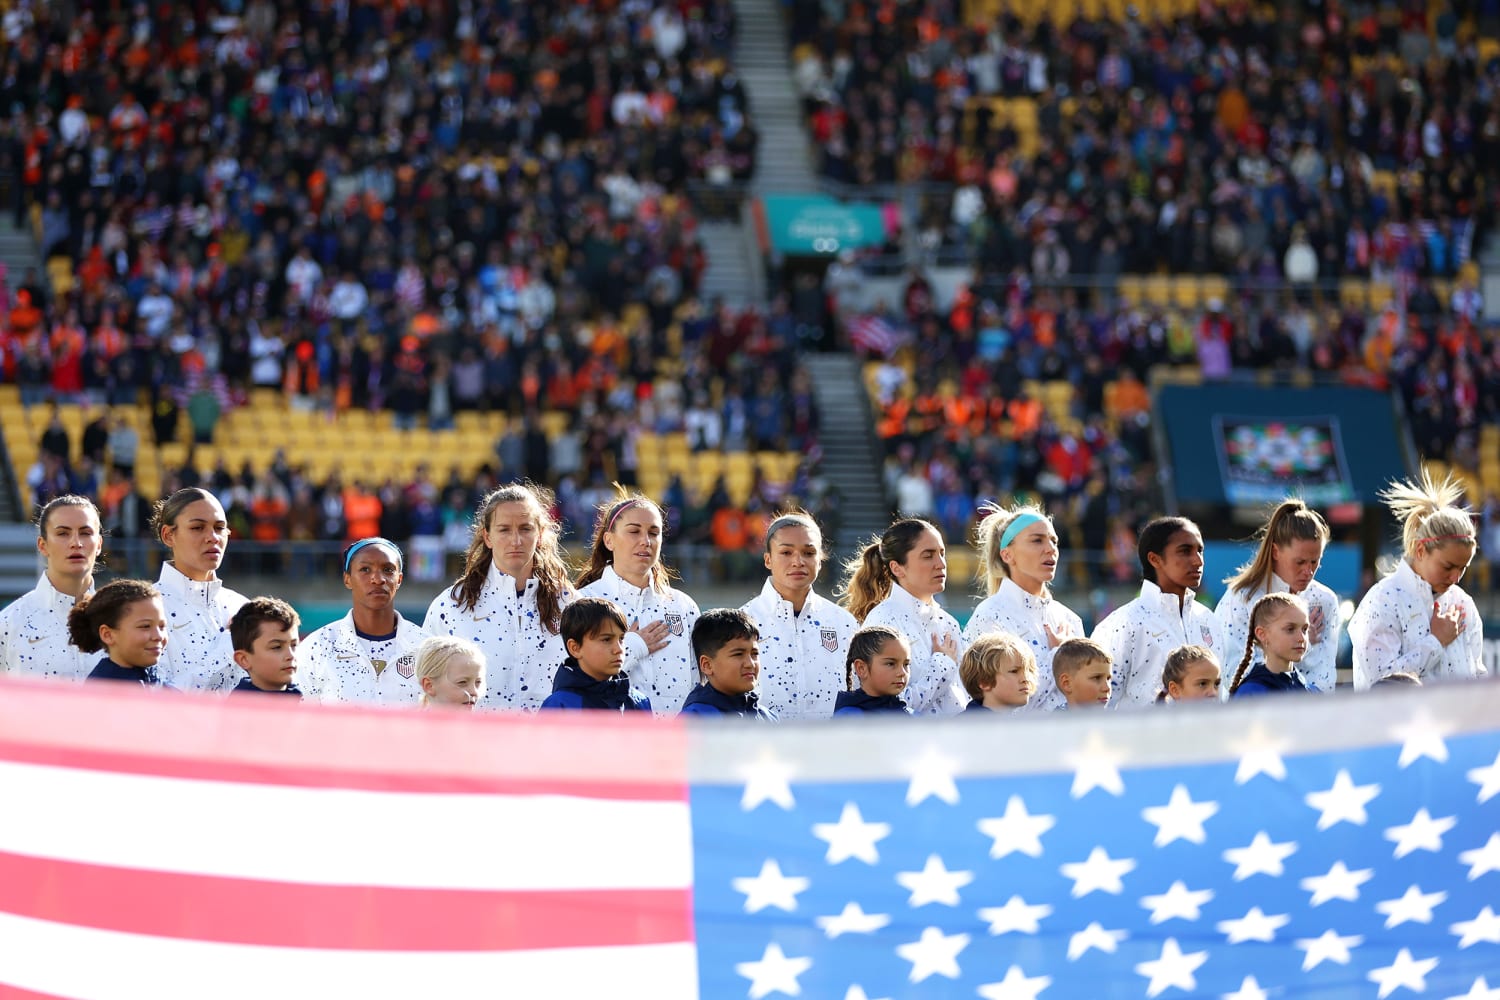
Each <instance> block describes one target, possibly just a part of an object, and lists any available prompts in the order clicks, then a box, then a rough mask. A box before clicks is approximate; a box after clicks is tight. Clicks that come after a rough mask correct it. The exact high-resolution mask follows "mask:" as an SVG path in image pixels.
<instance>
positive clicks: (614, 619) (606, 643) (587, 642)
mask: <svg viewBox="0 0 1500 1000" xmlns="http://www.w3.org/2000/svg"><path fill="white" fill-rule="evenodd" d="M559 628H560V631H561V634H562V639H563V647H564V648H565V649H567V651H568V658H567V659H566V660H564V661H563V664H562V666H560V667H558V668H557V676H556V677H554V678H553V679H552V693H551V694H549V695H548V696H547V697H546V700H544V701H543V702H542V707H543V708H570V709H595V710H603V711H610V712H635V711H647V712H649V711H650V710H651V702H650V700H649V699H647V698H646V697H645V696H643V695H639V694H636V693H635V692H634V691H632V690H631V689H630V677H629V675H628V674H626V672H625V671H624V669H623V666H624V663H625V631H626V624H625V613H624V612H623V611H621V610H620V609H619V607H618V606H617V605H616V604H615V603H614V602H613V601H609V600H606V599H604V598H602V597H580V598H578V599H577V600H576V601H574V602H573V603H572V604H569V605H568V606H567V607H566V608H564V609H563V613H562V622H561V624H560V626H559Z"/></svg>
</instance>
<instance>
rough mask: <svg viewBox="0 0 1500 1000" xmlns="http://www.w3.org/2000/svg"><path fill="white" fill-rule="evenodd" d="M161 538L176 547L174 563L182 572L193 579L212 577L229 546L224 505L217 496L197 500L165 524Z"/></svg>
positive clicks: (173, 556) (173, 552) (173, 551)
mask: <svg viewBox="0 0 1500 1000" xmlns="http://www.w3.org/2000/svg"><path fill="white" fill-rule="evenodd" d="M161 540H162V543H163V544H165V545H166V546H167V548H169V549H171V550H172V565H174V566H176V567H177V571H178V572H179V573H181V574H182V575H183V576H185V577H187V578H188V579H189V580H209V579H212V578H213V575H214V574H215V573H216V572H218V569H219V564H220V563H222V562H223V561H224V550H225V549H226V548H228V547H229V522H228V521H227V520H225V518H224V508H223V507H221V506H219V501H217V500H215V499H214V498H213V497H208V498H206V499H203V500H194V501H193V502H192V503H190V504H188V505H187V506H186V507H184V508H182V511H181V512H180V513H178V515H177V519H176V520H175V521H173V522H172V523H171V524H168V525H165V526H163V527H162V529H161Z"/></svg>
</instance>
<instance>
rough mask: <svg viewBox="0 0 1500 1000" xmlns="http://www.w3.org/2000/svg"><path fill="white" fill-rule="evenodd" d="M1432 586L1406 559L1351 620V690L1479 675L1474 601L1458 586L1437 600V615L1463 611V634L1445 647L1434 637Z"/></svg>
mask: <svg viewBox="0 0 1500 1000" xmlns="http://www.w3.org/2000/svg"><path fill="white" fill-rule="evenodd" d="M1432 604H1433V594H1432V586H1431V585H1430V584H1429V583H1428V582H1427V581H1426V580H1424V579H1422V578H1421V577H1420V576H1418V575H1417V574H1416V571H1415V570H1413V569H1412V568H1411V564H1410V563H1408V562H1407V561H1406V560H1405V559H1403V560H1401V563H1400V565H1398V566H1397V567H1396V571H1395V572H1394V573H1392V574H1390V575H1389V576H1387V577H1385V578H1383V579H1381V580H1379V581H1377V582H1376V584H1375V585H1374V586H1373V587H1371V588H1370V589H1369V591H1368V592H1366V594H1365V597H1364V600H1362V601H1360V602H1359V607H1358V608H1357V609H1356V610H1355V612H1354V617H1353V618H1351V619H1349V639H1350V641H1351V642H1352V643H1353V645H1354V687H1355V688H1356V689H1358V690H1364V689H1365V688H1368V687H1369V686H1370V685H1372V684H1374V683H1375V682H1376V681H1378V680H1380V678H1382V677H1387V676H1389V675H1391V674H1395V673H1401V672H1406V673H1411V674H1416V675H1417V676H1418V677H1420V678H1422V683H1423V684H1430V683H1432V682H1433V681H1450V680H1467V679H1469V678H1473V677H1483V676H1484V675H1485V674H1486V673H1487V671H1486V670H1485V666H1484V624H1483V623H1482V622H1481V621H1480V620H1479V609H1478V608H1477V607H1475V606H1474V599H1473V598H1472V597H1470V596H1469V595H1468V594H1467V593H1465V592H1464V590H1463V588H1461V587H1457V586H1454V587H1449V588H1448V590H1447V592H1445V593H1444V594H1443V595H1442V596H1441V597H1439V598H1437V606H1438V609H1439V610H1441V611H1451V610H1452V609H1454V608H1461V609H1463V612H1464V630H1463V631H1462V632H1460V633H1459V635H1458V638H1456V639H1454V640H1453V641H1452V642H1450V643H1449V644H1448V646H1447V648H1444V647H1443V644H1442V643H1441V642H1438V640H1437V636H1435V635H1433V634H1432V628H1431V620H1432Z"/></svg>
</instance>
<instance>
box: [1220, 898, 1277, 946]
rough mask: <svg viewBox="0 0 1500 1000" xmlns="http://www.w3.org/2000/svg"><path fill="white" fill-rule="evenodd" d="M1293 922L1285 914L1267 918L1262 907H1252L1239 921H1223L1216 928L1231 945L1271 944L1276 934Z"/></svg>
mask: <svg viewBox="0 0 1500 1000" xmlns="http://www.w3.org/2000/svg"><path fill="white" fill-rule="evenodd" d="M1291 922H1292V918H1291V917H1290V916H1288V915H1287V914H1285V913H1278V914H1276V915H1275V916H1267V915H1266V914H1264V913H1262V912H1261V910H1260V907H1258V906H1252V907H1250V912H1248V913H1246V914H1245V915H1244V916H1243V917H1240V918H1239V919H1238V920H1221V921H1219V922H1218V923H1217V924H1215V925H1214V927H1215V929H1216V930H1218V932H1219V933H1220V934H1222V935H1224V937H1225V938H1226V939H1227V940H1228V941H1229V943H1230V944H1239V943H1240V942H1241V941H1264V942H1266V943H1268V944H1269V943H1270V942H1272V941H1274V940H1276V932H1277V931H1279V930H1281V929H1282V928H1283V927H1285V926H1286V925H1287V924H1289V923H1291Z"/></svg>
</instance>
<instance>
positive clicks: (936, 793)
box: [906, 747, 958, 806]
mask: <svg viewBox="0 0 1500 1000" xmlns="http://www.w3.org/2000/svg"><path fill="white" fill-rule="evenodd" d="M957 770H958V761H956V760H954V759H953V758H952V757H948V756H946V755H945V754H942V753H940V752H939V751H938V750H937V748H936V747H928V748H927V750H926V751H925V752H924V753H923V754H922V756H921V757H919V758H917V761H916V763H915V764H914V765H913V766H912V775H911V784H910V785H908V786H907V788H906V804H907V805H909V806H914V805H919V804H921V803H923V802H925V801H927V799H929V798H934V797H935V798H938V799H941V800H942V801H944V802H946V803H948V804H949V805H950V806H954V805H958V786H957V785H956V784H954V782H953V775H954V774H955V773H956V772H957Z"/></svg>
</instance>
